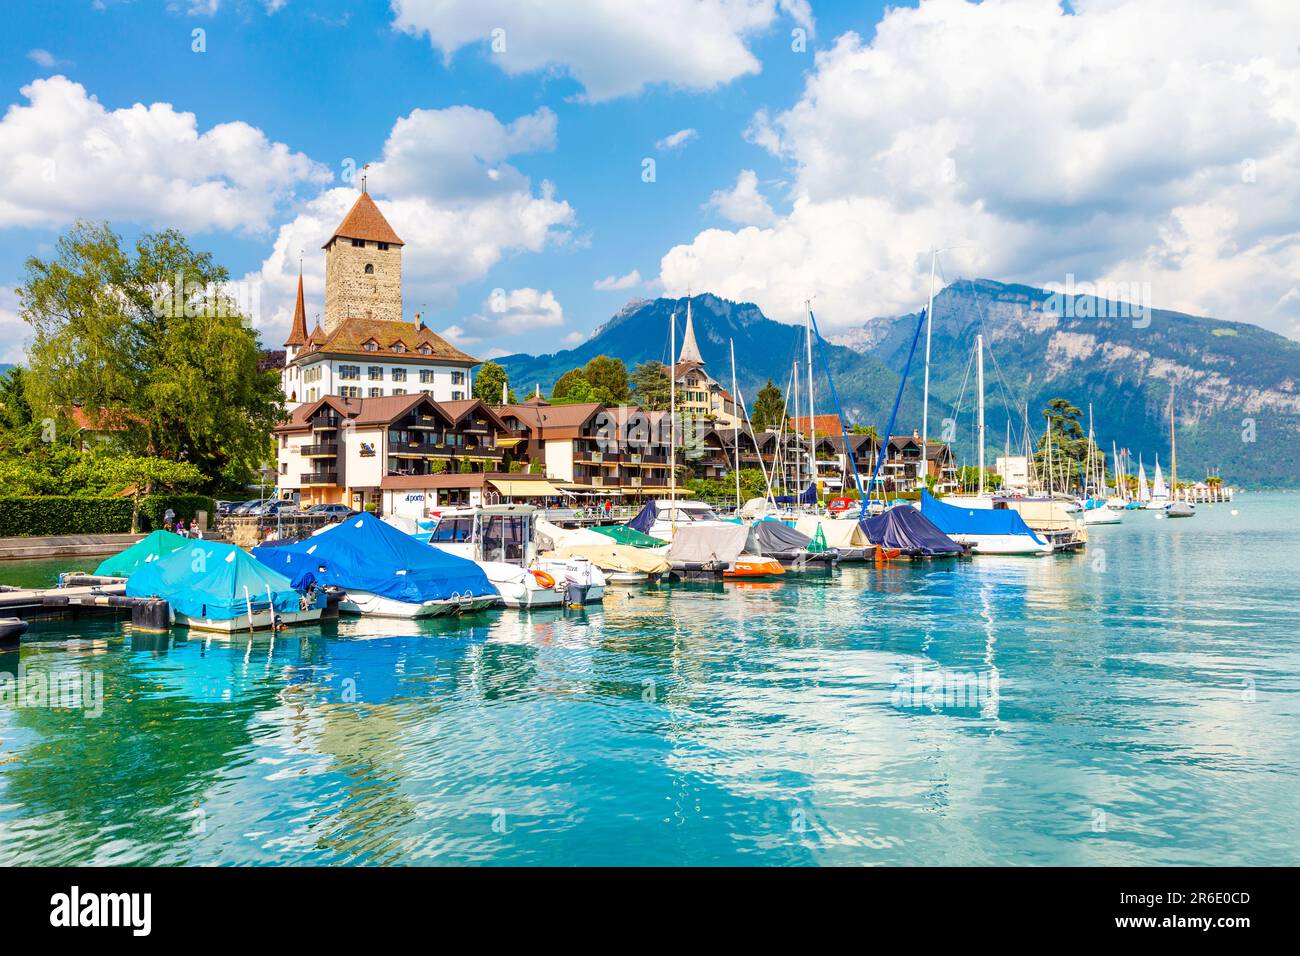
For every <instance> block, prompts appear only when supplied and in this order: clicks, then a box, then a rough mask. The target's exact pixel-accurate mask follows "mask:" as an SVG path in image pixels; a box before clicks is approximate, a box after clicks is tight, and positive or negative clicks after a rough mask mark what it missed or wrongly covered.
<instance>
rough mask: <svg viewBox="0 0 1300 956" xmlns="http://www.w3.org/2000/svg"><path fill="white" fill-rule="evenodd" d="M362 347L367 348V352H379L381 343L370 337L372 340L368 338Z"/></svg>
mask: <svg viewBox="0 0 1300 956" xmlns="http://www.w3.org/2000/svg"><path fill="white" fill-rule="evenodd" d="M361 347H362V348H363V349H365V350H366V351H367V352H378V351H379V343H378V342H376V341H375V340H374V339H370V340H368V341H367V342H366V344H365V345H363V346H361Z"/></svg>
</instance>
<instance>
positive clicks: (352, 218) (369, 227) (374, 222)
mask: <svg viewBox="0 0 1300 956" xmlns="http://www.w3.org/2000/svg"><path fill="white" fill-rule="evenodd" d="M339 238H343V239H365V240H369V241H371V242H386V243H388V244H389V245H392V246H400V245H403V244H404V243H403V242H402V240H401V239H399V238H398V236H397V233H396V232H394V231H393V227H392V226H390V225H389V224H388V220H387V219H385V218H384V214H383V213H382V212H380V211H379V207H378V206H376V205H375V201H374V200H373V199H371V198H370V193H368V192H363V193H361V195H359V196H358V197H357V201H356V202H354V203H353V204H352V208H351V209H349V210H348V214H347V215H346V216H344V217H343V221H342V222H341V223H339V227H338V228H337V229H335V230H334V235H332V236H330V238H329V242H327V243H325V245H324V246H323V247H322V248H325V249H328V248H329V245H330V242H333V241H334V240H335V239H339Z"/></svg>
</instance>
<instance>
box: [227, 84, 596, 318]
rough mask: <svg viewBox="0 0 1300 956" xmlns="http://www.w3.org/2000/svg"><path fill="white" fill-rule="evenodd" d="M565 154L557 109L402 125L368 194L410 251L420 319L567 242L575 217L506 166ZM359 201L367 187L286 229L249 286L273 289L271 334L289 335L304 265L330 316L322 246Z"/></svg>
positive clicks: (326, 198)
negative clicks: (465, 290)
mask: <svg viewBox="0 0 1300 956" xmlns="http://www.w3.org/2000/svg"><path fill="white" fill-rule="evenodd" d="M554 144H555V115H554V114H553V113H551V112H550V111H549V110H547V109H540V110H538V111H537V112H535V113H531V114H528V115H527V116H523V117H521V118H519V119H517V120H515V121H514V122H512V123H508V124H505V123H501V122H500V121H499V120H497V118H496V117H495V116H493V115H492V114H491V113H489V112H487V111H486V110H479V109H472V108H470V107H466V106H453V107H449V108H447V109H444V110H416V111H414V112H412V113H411V114H410V115H409V116H405V117H402V118H400V119H398V120H397V122H396V123H394V124H393V129H392V131H391V132H390V134H389V137H388V139H387V141H386V142H385V143H384V148H383V152H382V154H381V157H380V159H378V160H377V161H376V162H374V163H372V164H371V167H370V169H369V170H368V177H369V178H368V186H369V189H370V192H371V194H372V195H373V196H374V197H375V200H376V202H378V204H379V206H380V209H381V210H382V211H383V213H384V216H385V217H386V218H387V219H388V221H389V222H390V223H391V224H392V226H393V229H395V230H396V232H397V234H398V235H399V236H401V237H402V240H403V241H404V242H405V243H406V245H405V247H404V248H403V249H402V280H403V283H402V284H403V302H404V307H405V310H406V312H407V313H408V314H413V313H414V312H415V311H420V312H424V313H425V314H426V315H427V314H428V313H429V312H430V311H431V310H432V309H436V308H438V307H445V306H447V305H450V304H451V303H452V302H454V301H455V298H456V293H457V290H458V289H459V288H460V287H461V286H463V285H465V284H466V283H469V282H475V281H479V280H481V279H483V278H484V277H485V276H486V275H487V274H488V272H489V271H490V270H491V269H492V267H493V266H495V265H496V264H497V263H498V262H500V261H501V259H502V257H504V256H505V255H507V254H509V253H512V252H539V251H541V250H542V249H543V248H544V247H545V246H546V245H547V244H549V243H553V242H561V241H566V239H567V237H568V227H569V226H571V225H573V223H574V221H575V216H574V212H573V208H572V207H571V206H570V205H569V204H568V203H567V202H564V201H562V200H559V199H556V198H555V191H554V188H553V187H552V185H551V184H550V183H549V182H543V183H542V184H541V186H540V188H538V189H536V190H535V189H534V188H533V186H532V184H531V182H530V181H529V179H528V177H527V176H525V175H524V174H522V173H521V172H519V170H517V169H515V168H514V167H513V166H511V165H509V164H508V163H506V162H505V159H506V158H508V157H509V156H511V155H514V154H518V153H525V152H530V151H535V150H539V149H550V148H552V147H553V146H554ZM356 198H357V191H356V189H355V188H354V187H352V186H344V187H339V188H337V189H331V190H328V191H326V192H324V193H321V194H320V195H319V196H317V197H316V198H315V199H313V200H312V201H311V202H309V203H307V204H306V205H305V206H304V207H302V210H301V211H300V212H299V213H298V215H297V216H296V217H295V218H294V219H293V220H292V221H290V222H288V223H286V224H285V225H283V226H281V227H280V230H279V234H278V235H277V237H276V240H275V245H274V247H273V248H272V251H271V254H270V255H269V256H268V257H267V259H266V260H265V261H264V262H263V264H262V268H261V270H260V272H259V273H257V274H255V275H253V276H249V277H248V278H249V279H250V280H253V281H260V282H261V285H262V290H263V291H262V306H263V316H264V318H263V320H262V321H261V322H260V323H259V325H260V326H261V327H263V328H267V329H268V338H274V337H275V334H282V333H283V331H284V330H286V329H287V328H288V324H289V317H290V314H291V311H292V306H293V295H294V293H295V291H296V289H297V281H298V258H299V256H300V255H302V256H304V262H303V270H304V275H305V277H306V292H307V296H308V298H309V299H314V301H315V303H317V304H316V305H315V306H313V305H310V304H309V306H308V308H309V311H311V313H312V315H314V313H315V312H317V311H321V310H322V309H323V299H322V290H323V289H324V285H325V260H324V257H323V254H322V253H321V251H320V247H321V245H322V244H324V242H325V241H326V240H327V239H329V237H330V235H331V234H332V233H333V231H334V229H335V227H336V226H338V224H339V222H341V221H342V219H343V216H344V215H345V214H346V213H347V211H348V209H349V208H350V207H351V206H352V203H353V202H355V201H356ZM308 321H309V323H310V322H311V321H312V318H311V316H309V319H308ZM272 330H273V331H274V334H271V333H272Z"/></svg>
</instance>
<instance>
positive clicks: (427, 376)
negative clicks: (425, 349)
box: [420, 368, 434, 385]
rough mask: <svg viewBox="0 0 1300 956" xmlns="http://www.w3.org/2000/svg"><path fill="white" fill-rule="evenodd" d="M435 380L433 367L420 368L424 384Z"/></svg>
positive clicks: (421, 379)
mask: <svg viewBox="0 0 1300 956" xmlns="http://www.w3.org/2000/svg"><path fill="white" fill-rule="evenodd" d="M433 380H434V379H433V369H431V368H422V369H420V381H421V382H423V383H424V384H426V385H427V384H428V383H430V382H432V381H433Z"/></svg>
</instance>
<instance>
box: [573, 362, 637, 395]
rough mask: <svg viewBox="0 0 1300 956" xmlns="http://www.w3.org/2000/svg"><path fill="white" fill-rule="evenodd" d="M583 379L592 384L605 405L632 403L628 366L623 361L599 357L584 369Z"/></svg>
mask: <svg viewBox="0 0 1300 956" xmlns="http://www.w3.org/2000/svg"><path fill="white" fill-rule="evenodd" d="M582 377H583V378H585V379H586V380H587V381H588V382H590V383H591V386H592V388H594V389H595V390H596V394H597V395H599V396H600V399H599V400H600V401H601V402H602V403H603V404H605V405H610V406H613V405H626V404H627V403H629V402H630V401H632V389H631V387H630V385H629V383H628V378H627V366H626V365H624V364H623V360H622V359H617V358H611V357H610V356H608V355H597V356H596V357H595V358H593V359H591V360H590V361H589V362H587V364H586V365H585V366H584V367H583V370H582Z"/></svg>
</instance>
